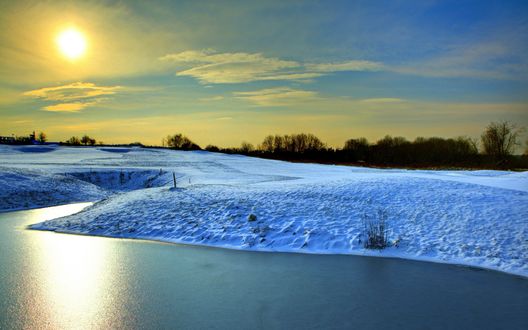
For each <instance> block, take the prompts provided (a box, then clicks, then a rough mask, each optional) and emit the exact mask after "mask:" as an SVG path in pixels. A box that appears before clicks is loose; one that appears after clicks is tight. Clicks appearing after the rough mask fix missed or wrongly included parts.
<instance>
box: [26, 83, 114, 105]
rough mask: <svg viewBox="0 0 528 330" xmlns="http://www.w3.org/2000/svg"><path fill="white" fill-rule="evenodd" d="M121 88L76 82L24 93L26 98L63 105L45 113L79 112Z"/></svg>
mask: <svg viewBox="0 0 528 330" xmlns="http://www.w3.org/2000/svg"><path fill="white" fill-rule="evenodd" d="M120 89H122V87H121V86H97V85H95V84H93V83H85V82H75V83H71V84H68V85H62V86H54V87H44V88H40V89H35V90H31V91H27V92H24V93H23V95H24V96H28V97H33V98H36V99H40V100H44V101H59V102H61V103H57V104H52V105H47V106H44V107H42V110H45V111H54V112H78V111H81V110H83V109H84V108H86V107H89V106H92V105H94V104H97V103H99V102H101V101H103V100H104V98H103V96H106V97H108V96H109V95H113V94H115V93H116V92H117V91H118V90H120Z"/></svg>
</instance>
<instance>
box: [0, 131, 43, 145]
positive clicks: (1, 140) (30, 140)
mask: <svg viewBox="0 0 528 330" xmlns="http://www.w3.org/2000/svg"><path fill="white" fill-rule="evenodd" d="M0 144H39V142H38V141H37V139H36V134H35V131H33V133H31V134H29V135H28V136H16V137H15V136H14V135H13V136H0Z"/></svg>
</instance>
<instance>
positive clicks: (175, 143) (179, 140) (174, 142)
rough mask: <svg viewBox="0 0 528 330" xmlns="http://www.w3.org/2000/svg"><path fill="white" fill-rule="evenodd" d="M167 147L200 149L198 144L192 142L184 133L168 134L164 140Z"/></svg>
mask: <svg viewBox="0 0 528 330" xmlns="http://www.w3.org/2000/svg"><path fill="white" fill-rule="evenodd" d="M165 141H166V142H167V147H169V148H172V149H178V150H200V149H201V148H200V146H199V145H197V144H196V143H194V142H192V141H191V140H190V139H189V138H188V137H186V136H185V135H183V134H181V133H178V134H174V135H168V136H167V138H166V140H165Z"/></svg>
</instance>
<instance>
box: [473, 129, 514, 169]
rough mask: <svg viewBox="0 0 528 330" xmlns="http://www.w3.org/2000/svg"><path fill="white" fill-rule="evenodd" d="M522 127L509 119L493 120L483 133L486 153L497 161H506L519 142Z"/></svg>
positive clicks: (483, 145)
mask: <svg viewBox="0 0 528 330" xmlns="http://www.w3.org/2000/svg"><path fill="white" fill-rule="evenodd" d="M519 134H520V129H518V128H517V127H516V126H515V125H513V124H511V123H510V122H507V121H502V122H492V123H490V124H489V125H488V127H486V130H485V131H484V133H482V135H481V141H482V147H483V148H484V153H485V154H486V155H488V156H490V157H492V158H493V159H494V160H495V161H499V162H500V161H504V160H506V159H507V158H508V156H510V155H511V154H512V153H513V151H514V149H515V146H516V145H517V144H518V142H517V140H518V138H519Z"/></svg>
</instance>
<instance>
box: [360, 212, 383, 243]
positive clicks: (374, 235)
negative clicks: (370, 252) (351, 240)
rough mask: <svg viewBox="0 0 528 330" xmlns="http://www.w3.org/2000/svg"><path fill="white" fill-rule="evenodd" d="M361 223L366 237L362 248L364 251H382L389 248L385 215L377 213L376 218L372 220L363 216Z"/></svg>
mask: <svg viewBox="0 0 528 330" xmlns="http://www.w3.org/2000/svg"><path fill="white" fill-rule="evenodd" d="M363 222H364V226H365V235H366V240H365V243H364V247H365V248H366V249H376V250H382V249H384V248H386V247H387V246H389V240H388V226H387V214H386V213H385V212H384V211H381V210H380V211H378V214H377V217H374V218H370V217H368V216H366V215H365V217H364V218H363Z"/></svg>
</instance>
